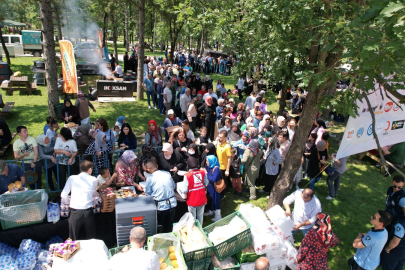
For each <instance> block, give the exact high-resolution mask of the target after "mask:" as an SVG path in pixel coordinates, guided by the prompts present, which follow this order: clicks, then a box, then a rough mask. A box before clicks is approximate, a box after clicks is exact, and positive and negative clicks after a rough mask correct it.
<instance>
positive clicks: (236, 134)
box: [227, 122, 241, 145]
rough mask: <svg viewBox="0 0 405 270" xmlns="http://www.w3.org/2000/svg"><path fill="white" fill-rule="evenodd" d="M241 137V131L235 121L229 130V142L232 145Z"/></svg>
mask: <svg viewBox="0 0 405 270" xmlns="http://www.w3.org/2000/svg"><path fill="white" fill-rule="evenodd" d="M240 138H241V131H240V129H239V125H238V123H237V122H233V123H232V126H231V129H230V130H229V132H228V138H227V139H228V142H229V143H230V144H231V145H232V144H234V143H235V142H237V141H239V140H240Z"/></svg>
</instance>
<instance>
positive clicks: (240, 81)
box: [238, 78, 245, 99]
mask: <svg viewBox="0 0 405 270" xmlns="http://www.w3.org/2000/svg"><path fill="white" fill-rule="evenodd" d="M244 84H245V80H244V79H243V78H239V80H238V94H239V99H242V98H243V96H242V89H243V85H244Z"/></svg>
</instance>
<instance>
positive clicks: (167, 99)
mask: <svg viewBox="0 0 405 270" xmlns="http://www.w3.org/2000/svg"><path fill="white" fill-rule="evenodd" d="M171 86H172V82H170V81H169V82H168V83H167V84H166V87H165V89H163V105H165V107H166V111H167V112H168V111H169V110H170V108H171V104H172V91H171V90H170V87H171Z"/></svg>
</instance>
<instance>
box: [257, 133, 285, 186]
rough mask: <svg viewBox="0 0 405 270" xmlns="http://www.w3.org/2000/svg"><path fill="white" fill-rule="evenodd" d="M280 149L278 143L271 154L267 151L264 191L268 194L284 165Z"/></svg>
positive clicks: (263, 177) (263, 178)
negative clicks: (281, 166)
mask: <svg viewBox="0 0 405 270" xmlns="http://www.w3.org/2000/svg"><path fill="white" fill-rule="evenodd" d="M267 132H269V131H267ZM269 133H270V132H269ZM279 148H280V143H279V142H276V144H275V148H274V149H273V150H272V151H271V152H270V151H267V156H266V159H265V160H266V161H265V163H264V165H265V167H266V171H265V173H264V174H263V176H262V181H263V182H264V187H263V191H264V192H266V193H270V192H271V190H272V189H273V185H274V183H275V182H276V179H277V176H278V173H279V169H280V165H281V163H283V158H282V157H281V155H280V150H279Z"/></svg>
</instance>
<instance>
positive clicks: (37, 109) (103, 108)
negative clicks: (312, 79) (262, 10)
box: [1, 57, 391, 270]
mask: <svg viewBox="0 0 405 270" xmlns="http://www.w3.org/2000/svg"><path fill="white" fill-rule="evenodd" d="M37 59H38V58H34V57H21V58H13V59H11V61H12V69H13V71H14V72H15V71H21V72H22V74H23V75H28V76H29V78H30V80H31V79H32V74H31V72H30V65H31V64H32V62H33V61H34V60H37ZM210 77H211V78H212V79H213V80H214V84H216V82H217V80H218V79H222V81H223V82H224V83H225V87H226V88H227V89H233V85H234V84H236V81H237V80H236V79H235V78H233V77H232V76H220V75H215V74H212V75H211V76H210ZM99 78H100V77H99V76H94V75H93V76H85V77H84V80H85V81H86V83H87V87H85V88H83V91H84V92H85V93H86V92H87V89H88V86H89V85H90V86H95V80H96V79H99ZM1 93H2V94H3V100H4V102H8V101H14V102H15V106H14V108H13V110H12V112H11V113H10V114H9V115H8V116H7V117H6V118H5V119H6V122H7V123H8V125H9V126H10V129H11V130H12V131H14V132H15V128H16V127H17V126H18V125H26V126H27V127H28V131H29V133H30V135H31V136H34V137H36V136H37V135H39V134H42V130H43V126H44V124H45V118H46V117H47V116H48V108H47V92H46V87H44V86H38V91H36V93H35V94H34V95H28V94H26V93H23V92H14V94H13V95H12V96H7V95H6V94H5V91H1ZM266 97H267V98H268V107H269V110H272V111H273V112H275V111H277V110H278V105H277V104H276V94H275V93H273V92H268V93H266ZM234 98H235V97H234ZM236 101H237V102H239V100H238V98H237V97H236ZM243 101H244V100H243ZM73 102H74V100H73ZM93 104H94V106H95V107H96V109H97V112H96V113H93V112H91V119H92V120H93V121H94V119H96V118H99V117H104V118H106V119H107V121H108V123H109V125H111V126H113V125H114V123H115V121H116V119H117V117H118V116H120V115H125V116H126V117H127V122H128V123H129V124H130V125H131V126H132V128H133V129H134V131H135V134H136V135H137V136H138V137H139V136H141V135H143V134H144V133H145V131H146V128H147V125H148V121H149V120H150V119H155V120H156V122H157V123H158V124H161V123H162V122H163V120H164V118H163V116H161V115H159V113H158V110H148V106H147V102H146V100H143V101H136V102H134V103H131V102H123V103H103V104H101V103H98V102H94V103H93ZM344 127H345V123H344V124H342V123H337V125H336V126H335V127H332V128H330V132H331V133H332V134H334V135H337V137H336V138H333V137H330V139H329V143H330V153H335V152H337V149H338V145H337V141H338V139H340V138H341V137H342V134H343V131H344ZM3 158H4V159H14V158H13V154H12V150H11V148H9V150H8V151H7V153H6V155H5V156H4V157H3ZM374 165H375V162H374V161H373V160H371V159H370V158H368V157H365V158H364V159H363V160H362V161H360V160H358V155H354V156H352V157H350V159H349V162H348V171H347V172H345V173H344V174H343V175H342V176H341V187H340V190H339V195H338V197H337V199H336V200H334V201H328V200H326V199H325V198H326V196H328V187H327V184H326V176H325V175H324V176H323V177H322V180H321V181H320V182H318V183H317V184H316V195H317V197H318V198H319V199H320V200H321V203H322V209H323V211H325V212H327V213H328V214H330V216H331V219H332V229H333V231H334V232H335V233H336V235H337V236H338V238H339V239H340V245H338V246H337V247H335V248H332V249H331V250H330V251H329V253H328V259H329V266H330V269H332V270H334V269H347V263H346V262H347V260H348V259H349V258H350V257H351V256H352V255H353V254H354V253H355V251H356V250H355V249H354V248H353V247H352V243H353V240H354V239H355V238H356V236H357V234H358V233H360V232H367V231H368V230H369V229H370V228H371V224H370V223H369V221H370V217H371V216H372V215H373V214H374V213H375V212H376V211H377V210H378V209H384V206H385V191H386V189H387V188H388V187H389V185H390V184H391V182H390V181H389V180H390V179H388V178H384V177H382V176H381V175H380V172H379V169H377V168H376V167H375V166H374ZM307 185H308V179H304V180H302V181H301V183H300V187H301V188H303V187H306V186H307ZM293 190H295V188H293ZM257 195H258V199H257V200H256V201H249V200H248V195H247V192H244V197H243V198H241V197H239V196H234V195H233V194H232V192H229V193H228V194H227V195H225V198H224V199H223V200H222V201H221V207H222V216H226V215H229V214H231V213H232V212H234V211H235V210H237V209H238V207H239V205H240V204H241V203H252V204H253V205H256V206H258V207H261V208H262V209H266V206H267V199H266V195H265V194H264V193H259V192H258V193H257ZM211 218H212V217H205V219H204V226H207V225H209V224H210V223H212V222H211ZM297 240H298V241H297V242H296V245H297V246H298V245H299V243H300V241H301V238H299V237H298V238H297Z"/></svg>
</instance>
